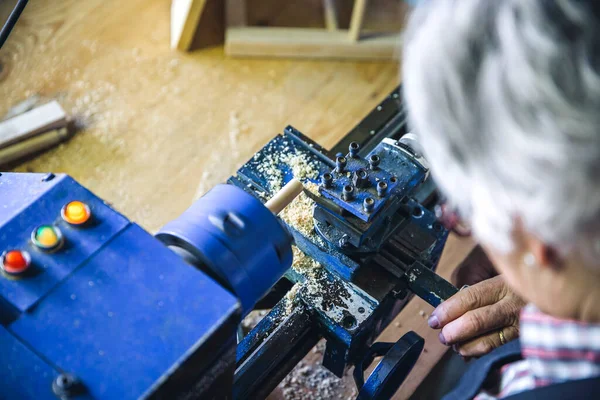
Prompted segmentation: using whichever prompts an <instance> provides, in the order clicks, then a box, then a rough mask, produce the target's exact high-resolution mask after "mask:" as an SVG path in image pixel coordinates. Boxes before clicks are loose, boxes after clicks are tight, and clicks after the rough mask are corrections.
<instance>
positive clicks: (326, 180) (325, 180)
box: [321, 172, 333, 188]
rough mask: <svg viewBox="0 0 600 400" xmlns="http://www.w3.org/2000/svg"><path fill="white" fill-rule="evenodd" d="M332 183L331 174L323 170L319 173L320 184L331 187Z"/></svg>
mask: <svg viewBox="0 0 600 400" xmlns="http://www.w3.org/2000/svg"><path fill="white" fill-rule="evenodd" d="M332 184H333V175H331V174H330V173H329V172H325V173H324V174H323V175H321V186H323V187H325V188H329V187H331V185H332Z"/></svg>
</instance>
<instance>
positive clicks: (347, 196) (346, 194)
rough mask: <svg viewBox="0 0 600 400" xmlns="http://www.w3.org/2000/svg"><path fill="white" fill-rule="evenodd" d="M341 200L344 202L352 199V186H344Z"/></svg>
mask: <svg viewBox="0 0 600 400" xmlns="http://www.w3.org/2000/svg"><path fill="white" fill-rule="evenodd" d="M342 198H343V199H344V200H346V201H349V200H352V199H353V198H354V186H352V185H346V186H344V188H343V189H342Z"/></svg>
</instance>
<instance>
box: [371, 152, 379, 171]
mask: <svg viewBox="0 0 600 400" xmlns="http://www.w3.org/2000/svg"><path fill="white" fill-rule="evenodd" d="M380 162H381V159H380V158H379V156H378V155H377V154H373V155H371V157H369V165H370V166H371V169H372V170H376V169H377V167H378V166H379V163H380Z"/></svg>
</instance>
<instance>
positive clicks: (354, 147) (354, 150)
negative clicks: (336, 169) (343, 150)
mask: <svg viewBox="0 0 600 400" xmlns="http://www.w3.org/2000/svg"><path fill="white" fill-rule="evenodd" d="M359 150H360V145H359V144H358V143H357V142H351V143H350V145H349V146H348V152H349V153H350V157H352V158H356V157H358V151H359Z"/></svg>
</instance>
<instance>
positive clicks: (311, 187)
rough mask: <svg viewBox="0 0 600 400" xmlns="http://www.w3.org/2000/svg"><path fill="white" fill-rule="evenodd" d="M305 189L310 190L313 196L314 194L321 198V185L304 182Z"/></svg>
mask: <svg viewBox="0 0 600 400" xmlns="http://www.w3.org/2000/svg"><path fill="white" fill-rule="evenodd" d="M304 189H305V190H308V191H309V192H310V193H311V194H313V195H315V196H321V194H320V193H319V185H317V184H316V183H314V182H311V181H307V182H304Z"/></svg>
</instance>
